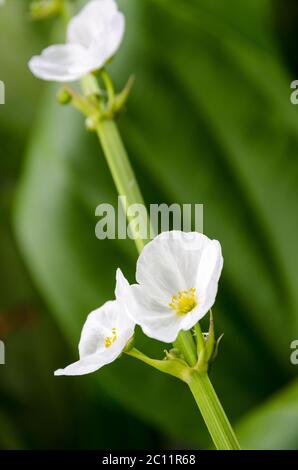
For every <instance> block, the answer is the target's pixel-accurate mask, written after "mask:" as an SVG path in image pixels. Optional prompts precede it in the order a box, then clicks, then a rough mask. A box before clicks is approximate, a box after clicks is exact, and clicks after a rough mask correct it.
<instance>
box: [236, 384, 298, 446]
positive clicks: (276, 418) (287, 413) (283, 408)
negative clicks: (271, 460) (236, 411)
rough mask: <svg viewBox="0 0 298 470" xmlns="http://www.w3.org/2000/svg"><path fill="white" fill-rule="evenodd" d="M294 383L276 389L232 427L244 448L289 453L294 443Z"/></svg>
mask: <svg viewBox="0 0 298 470" xmlns="http://www.w3.org/2000/svg"><path fill="white" fill-rule="evenodd" d="M297 396H298V381H297V380H295V381H294V382H293V383H291V384H289V385H288V386H287V387H285V388H284V389H282V390H280V391H279V392H278V393H276V394H275V395H274V396H273V397H270V399H269V400H267V401H266V402H265V403H263V404H262V405H260V406H259V407H257V408H256V409H255V410H254V411H253V412H252V413H249V414H248V416H245V417H244V418H243V419H242V420H241V422H240V423H239V424H238V425H237V426H236V431H237V433H238V435H239V438H240V440H241V443H242V444H243V446H244V448H245V449H260V450H262V449H263V450H270V449H272V450H289V449H293V450H295V449H297V443H298V424H297V423H298V401H297Z"/></svg>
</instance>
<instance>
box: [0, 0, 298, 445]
mask: <svg viewBox="0 0 298 470" xmlns="http://www.w3.org/2000/svg"><path fill="white" fill-rule="evenodd" d="M28 3H29V2H28V1H26V0H8V1H7V4H6V5H5V6H4V7H1V10H0V43H1V48H0V80H2V81H4V82H5V84H6V105H5V106H0V139H1V140H0V142H1V159H0V171H1V178H0V222H1V225H0V257H1V258H0V260H1V262H0V339H2V340H3V341H4V342H5V345H6V365H5V366H0V448H2V449H16V448H17V449H69V448H70V449H76V448H78V449H90V448H97V449H104V448H107V449H113V448H122V449H134V448H135V449H137V448H143V449H145V448H150V449H154V448H155V449H157V448H159V449H160V448H182V447H184V448H209V447H210V446H211V443H210V439H209V437H208V434H207V432H206V430H205V427H204V424H203V422H202V420H201V418H200V416H199V414H198V411H197V409H196V407H195V405H194V403H193V401H192V398H191V396H190V394H189V393H188V391H187V390H186V388H185V387H184V385H183V384H180V383H178V382H177V381H176V380H174V379H172V378H170V377H167V376H164V375H163V374H160V373H158V372H156V371H154V370H153V369H150V368H147V367H146V366H145V365H142V364H139V363H137V362H136V361H134V360H133V359H131V358H127V357H125V358H121V359H120V360H119V361H117V362H116V363H114V364H113V365H111V366H109V367H106V368H104V369H103V370H102V371H101V372H99V373H96V374H93V375H92V376H85V377H81V378H67V377H61V378H54V376H53V371H54V370H55V369H57V368H59V367H63V366H64V365H66V364H68V363H69V362H72V361H73V360H75V359H76V357H77V343H78V338H79V334H80V330H81V326H82V324H83V322H84V319H85V317H86V315H87V313H88V312H89V311H90V310H91V309H93V308H94V307H97V306H99V305H100V304H101V303H103V302H104V301H105V300H107V299H109V298H111V296H112V295H113V289H114V272H115V268H116V267H118V266H120V267H121V268H122V269H123V270H124V271H125V273H126V274H127V275H128V276H129V279H130V280H131V281H133V276H134V263H135V261H136V252H135V248H134V246H133V244H132V243H131V242H129V241H126V242H123V241H121V242H119V241H106V242H102V241H98V240H97V239H96V237H95V234H94V229H95V224H96V218H95V216H94V211H95V207H96V206H97V205H98V204H100V203H101V202H112V203H116V193H115V190H114V187H113V183H112V180H111V177H110V175H109V172H108V169H107V166H106V163H105V160H104V157H103V155H102V153H101V151H100V149H99V145H98V142H97V141H96V137H95V136H94V135H92V134H89V133H87V132H86V131H85V129H84V123H83V119H82V118H81V116H80V115H79V114H77V113H76V112H75V111H74V110H72V109H71V108H70V107H66V108H62V107H60V106H59V105H58V104H57V103H56V100H55V93H56V91H57V90H58V88H59V87H58V85H55V84H54V85H49V84H45V83H41V82H40V81H38V80H37V79H36V78H34V77H33V76H32V75H31V74H30V73H29V71H28V68H27V65H26V64H27V61H28V59H29V58H30V57H31V56H32V55H33V54H36V53H39V52H40V51H41V49H42V48H44V47H45V46H47V45H49V44H50V43H52V42H53V40H54V39H53V38H54V37H55V40H62V34H61V32H59V27H58V26H57V19H56V20H48V21H45V22H41V23H36V22H32V21H30V19H29V17H28ZM81 3H82V2H81ZM119 3H120V5H121V8H122V9H123V11H124V12H125V13H126V17H127V32H126V36H125V41H124V43H123V46H122V48H121V50H120V52H119V53H118V55H117V57H116V59H115V61H114V63H113V64H112V66H111V74H112V76H113V78H114V79H115V82H116V83H117V85H118V87H121V86H123V85H124V83H125V81H126V79H127V77H128V75H129V74H131V73H132V72H133V73H135V75H136V85H135V88H134V91H133V93H132V96H131V99H130V102H129V105H128V109H127V113H126V114H125V115H123V116H122V117H121V119H120V122H119V126H120V129H121V132H122V135H123V139H124V142H125V144H126V146H127V148H128V151H129V154H130V156H131V160H132V163H133V166H134V168H135V171H136V173H137V176H138V179H139V182H140V185H141V187H142V189H143V191H144V195H145V199H146V201H147V203H156V202H158V203H162V202H165V203H173V202H179V203H203V204H204V225H205V233H206V234H207V235H209V236H210V237H213V238H217V239H219V240H220V241H221V243H222V246H223V252H224V257H225V267H224V272H223V276H222V278H221V283H220V291H219V295H218V301H217V303H216V307H215V316H216V326H217V330H218V333H221V332H223V331H224V333H225V338H224V341H223V343H222V347H221V351H220V354H219V357H218V359H217V361H216V364H215V366H214V368H213V371H212V380H213V382H214V385H215V388H216V390H217V391H218V394H219V396H220V398H221V399H222V402H223V404H224V407H225V409H226V411H227V413H228V415H229V416H230V417H231V419H232V421H233V423H234V424H235V427H236V430H237V432H238V434H239V438H240V441H241V444H242V445H243V447H245V448H252V449H264V448H266V449H270V448H271V449H298V380H297V372H298V366H294V365H291V363H290V353H291V350H290V343H291V342H292V341H293V340H295V339H298V289H297V285H298V270H297V266H298V250H297V248H296V245H297V235H298V220H297V202H298V198H297V196H298V194H297V193H298V189H297V186H298V161H297V155H298V110H297V108H296V107H295V106H293V105H292V104H291V103H290V93H291V90H290V83H291V81H292V80H294V79H298V59H297V57H298V55H297V53H296V51H295V49H296V38H297V31H298V30H297V20H298V7H297V2H295V1H294V0H291V1H290V0H287V1H285V0H280V1H275V2H272V1H269V0H240V1H239V0H184V1H183V2H182V1H181V0H122V1H119ZM58 23H59V20H58ZM57 28H58V30H57ZM53 31H55V32H54V33H53ZM138 346H139V347H140V348H143V350H145V351H146V352H148V353H149V354H151V355H155V356H156V357H158V356H160V355H161V354H162V350H163V347H164V346H163V345H161V344H157V343H155V342H153V341H150V340H149V339H146V338H144V336H143V335H142V334H141V333H140V332H138Z"/></svg>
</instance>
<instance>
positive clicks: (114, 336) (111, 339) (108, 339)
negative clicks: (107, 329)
mask: <svg viewBox="0 0 298 470" xmlns="http://www.w3.org/2000/svg"><path fill="white" fill-rule="evenodd" d="M116 339H117V329H116V328H113V329H112V336H107V337H106V338H105V339H104V342H105V347H106V348H109V347H110V346H112V344H113V343H115V341H116Z"/></svg>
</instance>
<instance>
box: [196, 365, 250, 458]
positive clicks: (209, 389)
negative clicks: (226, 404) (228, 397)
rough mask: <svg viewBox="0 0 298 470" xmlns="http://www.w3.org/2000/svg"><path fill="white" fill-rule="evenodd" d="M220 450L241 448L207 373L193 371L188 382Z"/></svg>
mask: <svg viewBox="0 0 298 470" xmlns="http://www.w3.org/2000/svg"><path fill="white" fill-rule="evenodd" d="M188 385H189V388H190V390H191V392H192V394H193V396H194V399H195V401H196V403H197V405H198V407H199V409H200V411H201V413H202V416H203V418H204V421H205V423H206V426H207V428H208V431H209V433H210V435H211V437H212V439H213V442H214V444H215V447H216V449H218V450H241V449H240V445H239V442H238V440H237V438H236V436H235V434H234V431H233V429H232V427H231V425H230V422H229V420H228V418H227V416H226V414H225V412H224V410H223V407H222V406H221V404H220V401H219V399H218V397H217V395H216V393H215V390H214V388H213V386H212V383H211V382H210V380H209V377H208V375H207V373H205V374H200V373H199V372H197V371H193V373H192V374H191V379H190V381H189V383H188Z"/></svg>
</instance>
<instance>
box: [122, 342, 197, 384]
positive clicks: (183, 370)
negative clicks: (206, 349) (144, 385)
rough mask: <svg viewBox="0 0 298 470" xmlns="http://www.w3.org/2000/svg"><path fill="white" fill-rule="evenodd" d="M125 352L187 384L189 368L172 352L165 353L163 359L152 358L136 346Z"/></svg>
mask: <svg viewBox="0 0 298 470" xmlns="http://www.w3.org/2000/svg"><path fill="white" fill-rule="evenodd" d="M126 354H128V355H129V356H131V357H134V358H136V359H139V360H140V361H142V362H145V364H148V365H149V366H151V367H154V369H157V370H159V371H160V372H164V373H165V374H169V375H172V376H174V377H176V378H177V379H180V380H182V381H183V382H185V383H187V384H188V383H189V381H190V377H191V368H190V367H189V366H188V365H187V364H186V362H185V361H183V360H182V359H179V358H178V357H175V356H174V355H173V354H172V353H167V354H166V358H165V359H163V360H159V359H152V358H151V357H148V356H146V355H145V354H143V353H142V352H141V351H139V350H138V349H136V348H133V349H131V350H130V351H127V352H126Z"/></svg>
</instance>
